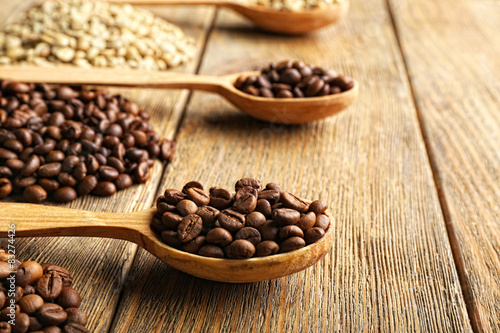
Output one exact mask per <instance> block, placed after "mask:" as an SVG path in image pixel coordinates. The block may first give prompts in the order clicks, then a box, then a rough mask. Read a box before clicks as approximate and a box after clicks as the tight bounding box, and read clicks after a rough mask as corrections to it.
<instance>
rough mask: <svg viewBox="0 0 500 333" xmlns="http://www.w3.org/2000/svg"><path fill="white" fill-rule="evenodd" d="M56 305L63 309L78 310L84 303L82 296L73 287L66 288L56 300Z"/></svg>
mask: <svg viewBox="0 0 500 333" xmlns="http://www.w3.org/2000/svg"><path fill="white" fill-rule="evenodd" d="M56 303H57V304H59V305H60V306H62V307H63V308H65V309H66V308H78V307H80V304H81V303H82V299H81V297H80V294H79V293H78V292H77V291H76V290H75V289H73V288H71V287H64V288H62V290H61V293H60V294H59V296H58V297H57V299H56Z"/></svg>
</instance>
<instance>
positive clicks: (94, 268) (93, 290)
mask: <svg viewBox="0 0 500 333" xmlns="http://www.w3.org/2000/svg"><path fill="white" fill-rule="evenodd" d="M12 3H16V2H15V1H9V0H1V1H0V8H2V10H1V11H0V12H1V13H2V15H3V13H4V11H3V8H10V7H12V5H11V4H12ZM150 9H151V10H152V11H154V12H155V13H157V14H158V15H160V16H162V17H164V18H166V19H167V20H169V21H170V22H172V23H175V24H178V25H179V26H181V27H182V28H183V30H184V31H185V33H186V34H187V35H189V36H192V37H193V38H194V39H195V41H196V43H197V46H198V50H199V53H198V54H197V55H196V57H195V59H194V60H193V61H192V62H191V63H190V64H188V65H186V66H185V67H183V68H180V69H178V70H179V71H183V72H194V71H195V70H196V68H197V66H198V63H199V58H200V56H201V54H202V52H203V49H204V43H205V38H206V32H207V31H208V28H209V27H210V25H211V23H212V20H213V15H214V9H212V8H207V7H199V8H197V9H195V10H193V9H190V8H186V7H176V8H169V9H167V8H158V7H151V8H150ZM0 70H1V69H0ZM111 91H112V92H113V93H120V94H123V95H124V96H127V97H128V98H129V99H130V100H132V101H134V102H136V103H137V104H138V105H139V107H140V108H141V109H144V110H147V111H149V113H150V114H151V123H152V124H153V127H154V129H155V130H156V131H157V132H158V133H160V136H162V137H166V138H172V137H173V136H174V133H175V130H176V128H177V126H178V122H179V121H180V119H181V116H182V111H183V109H184V105H185V103H186V101H187V98H188V93H187V92H186V91H158V90H151V89H113V90H111ZM162 172H163V165H162V164H161V163H160V162H158V161H156V162H155V166H154V168H153V170H152V175H151V180H150V181H149V182H148V183H147V184H144V185H136V186H133V187H131V188H129V189H127V190H125V191H121V192H119V193H118V194H116V195H114V196H112V197H108V198H97V197H94V196H87V197H84V198H79V199H78V200H76V201H74V202H73V203H72V204H70V205H67V207H71V208H77V209H82V210H92V211H103V212H130V211H137V210H142V209H146V208H150V207H151V206H153V204H154V199H155V192H156V189H157V187H158V183H159V180H160V177H161V174H162ZM2 243H3V241H2V240H0V246H1V245H3V244H2ZM16 250H17V253H18V258H19V259H20V260H28V259H32V260H37V261H39V262H51V263H54V264H57V265H61V266H64V267H66V268H67V269H69V270H70V271H71V272H72V273H73V276H74V277H75V279H74V285H75V288H76V289H77V290H78V291H79V292H80V293H81V295H82V299H83V300H82V306H81V309H82V310H83V311H85V312H86V313H87V314H88V315H89V324H88V326H87V327H88V328H89V330H90V331H91V332H107V331H109V328H110V325H111V322H112V319H113V316H114V312H115V309H116V306H117V303H118V300H119V297H120V293H121V291H122V289H123V287H124V284H125V283H126V281H127V276H128V273H129V271H130V267H131V265H132V260H133V258H134V256H135V254H136V250H137V246H136V245H134V244H132V243H129V242H126V241H119V240H118V241H117V240H110V239H103V238H85V239H84V238H26V239H17V240H16Z"/></svg>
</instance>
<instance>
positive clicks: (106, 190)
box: [92, 181, 116, 197]
mask: <svg viewBox="0 0 500 333" xmlns="http://www.w3.org/2000/svg"><path fill="white" fill-rule="evenodd" d="M115 193H116V186H115V184H113V183H112V182H109V181H102V182H98V183H97V185H96V187H95V188H94V190H93V191H92V194H94V195H97V196H99V197H107V196H110V195H113V194H115Z"/></svg>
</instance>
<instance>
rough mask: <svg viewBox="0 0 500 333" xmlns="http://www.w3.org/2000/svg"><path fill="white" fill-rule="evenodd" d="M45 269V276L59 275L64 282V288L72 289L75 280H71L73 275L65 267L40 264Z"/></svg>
mask: <svg viewBox="0 0 500 333" xmlns="http://www.w3.org/2000/svg"><path fill="white" fill-rule="evenodd" d="M40 265H41V266H42V267H43V272H44V274H51V273H57V274H58V275H59V276H60V277H61V278H62V281H63V287H71V284H72V283H73V279H72V278H71V273H70V272H69V271H68V270H67V269H66V268H64V267H61V266H57V265H51V264H47V265H45V266H44V264H43V263H42V264H40Z"/></svg>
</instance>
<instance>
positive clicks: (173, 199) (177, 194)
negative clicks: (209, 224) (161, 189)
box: [164, 189, 186, 205]
mask: <svg viewBox="0 0 500 333" xmlns="http://www.w3.org/2000/svg"><path fill="white" fill-rule="evenodd" d="M185 198H186V195H185V194H184V193H182V192H181V191H177V190H174V189H167V190H165V193H164V199H165V202H166V203H168V204H169V205H177V204H178V203H179V202H181V201H182V200H184V199H185Z"/></svg>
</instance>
